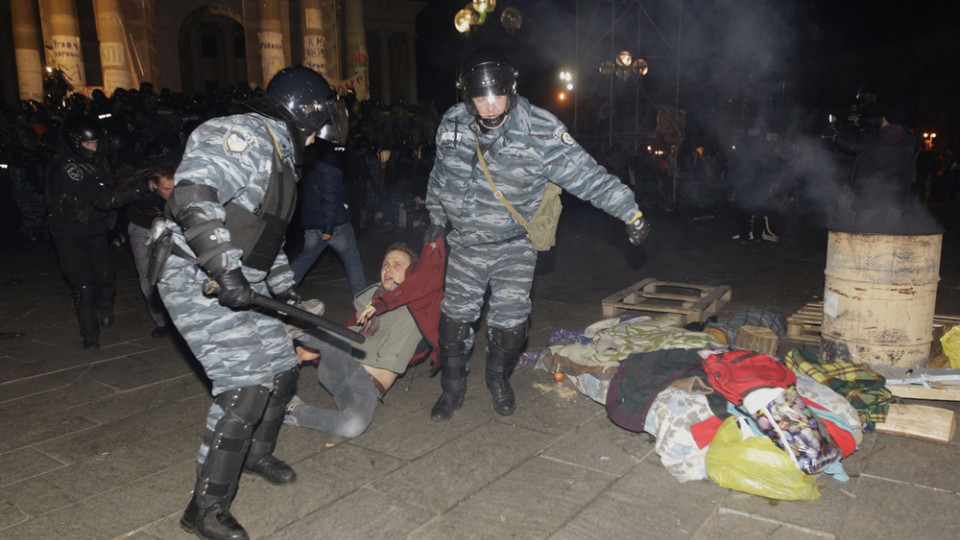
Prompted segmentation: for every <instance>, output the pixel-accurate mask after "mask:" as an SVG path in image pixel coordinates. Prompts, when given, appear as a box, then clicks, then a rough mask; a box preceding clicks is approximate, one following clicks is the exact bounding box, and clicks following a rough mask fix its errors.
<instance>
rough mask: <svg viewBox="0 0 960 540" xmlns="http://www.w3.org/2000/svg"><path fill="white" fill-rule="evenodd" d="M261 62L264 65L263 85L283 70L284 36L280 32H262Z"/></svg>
mask: <svg viewBox="0 0 960 540" xmlns="http://www.w3.org/2000/svg"><path fill="white" fill-rule="evenodd" d="M258 36H259V38H260V62H261V63H262V65H263V84H264V86H266V85H267V84H269V83H270V79H272V78H273V76H274V75H276V74H277V72H278V71H280V70H281V69H283V67H284V66H283V64H284V62H283V34H281V33H280V32H260V33H259V34H258Z"/></svg>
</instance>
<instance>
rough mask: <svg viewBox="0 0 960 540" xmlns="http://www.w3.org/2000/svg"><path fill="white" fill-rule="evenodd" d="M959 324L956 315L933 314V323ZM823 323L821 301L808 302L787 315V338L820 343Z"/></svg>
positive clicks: (958, 317) (940, 324) (937, 324)
mask: <svg viewBox="0 0 960 540" xmlns="http://www.w3.org/2000/svg"><path fill="white" fill-rule="evenodd" d="M947 324H949V325H956V324H960V316H958V315H934V316H933V325H934V326H943V325H947ZM821 325H823V302H809V303H808V304H806V305H805V306H803V307H802V308H800V309H798V310H797V312H796V313H794V314H793V315H791V316H789V317H787V338H788V339H791V340H793V341H802V342H806V343H820V326H821Z"/></svg>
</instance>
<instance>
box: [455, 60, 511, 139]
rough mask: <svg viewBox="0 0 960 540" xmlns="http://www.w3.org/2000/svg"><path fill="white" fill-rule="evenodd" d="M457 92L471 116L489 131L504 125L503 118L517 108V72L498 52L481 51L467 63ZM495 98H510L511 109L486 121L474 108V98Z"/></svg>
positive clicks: (508, 107) (508, 104) (508, 108)
mask: <svg viewBox="0 0 960 540" xmlns="http://www.w3.org/2000/svg"><path fill="white" fill-rule="evenodd" d="M457 88H458V89H459V90H460V95H461V98H462V99H463V102H464V104H466V106H467V112H469V113H470V114H472V115H473V116H474V117H475V118H476V119H477V122H479V123H480V124H481V125H484V126H486V127H496V126H498V125H500V124H501V123H502V122H503V117H504V116H506V115H507V114H508V113H509V112H510V111H512V110H513V108H514V107H516V106H517V71H516V70H515V69H513V66H511V65H510V64H509V63H507V59H506V57H504V56H503V55H502V54H501V53H499V52H498V51H494V50H491V49H480V50H478V51H475V52H474V53H473V54H471V55H470V56H468V57H467V59H466V61H464V63H463V72H462V73H461V74H460V79H459V80H458V81H457ZM493 96H507V108H506V109H504V111H503V114H502V115H500V116H498V117H497V118H492V119H485V118H482V117H481V116H480V114H479V113H478V112H477V107H476V106H475V105H474V104H473V98H478V97H493Z"/></svg>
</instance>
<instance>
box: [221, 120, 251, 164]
mask: <svg viewBox="0 0 960 540" xmlns="http://www.w3.org/2000/svg"><path fill="white" fill-rule="evenodd" d="M255 140H256V138H255V137H254V136H253V133H252V132H251V131H250V130H249V129H247V128H245V127H243V126H232V127H230V129H228V130H227V134H226V135H224V136H223V151H224V152H225V153H226V154H227V155H228V156H232V157H242V156H245V155H247V154H249V153H250V150H252V149H253V145H254V141H255Z"/></svg>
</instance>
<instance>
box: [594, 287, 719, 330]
mask: <svg viewBox="0 0 960 540" xmlns="http://www.w3.org/2000/svg"><path fill="white" fill-rule="evenodd" d="M732 295H733V292H732V291H731V289H730V286H729V285H717V286H711V285H695V284H691V283H672V282H669V281H660V280H657V279H654V278H647V279H644V280H643V281H640V282H638V283H635V284H633V285H631V286H630V287H627V288H626V289H623V290H622V291H617V292H616V293H614V294H611V295H610V296H608V297H606V298H604V299H603V302H602V304H601V305H602V308H603V316H604V317H606V318H609V317H618V316H620V315H623V314H625V313H630V314H661V315H662V314H667V315H668V316H670V317H672V318H674V319H677V320H678V321H679V322H680V324H687V323H690V322H702V321H704V320H706V319H707V317H710V316H711V315H716V314H717V311H718V310H719V309H720V307H722V306H723V305H724V304H726V303H727V302H729V301H730V298H731V296H732Z"/></svg>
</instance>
